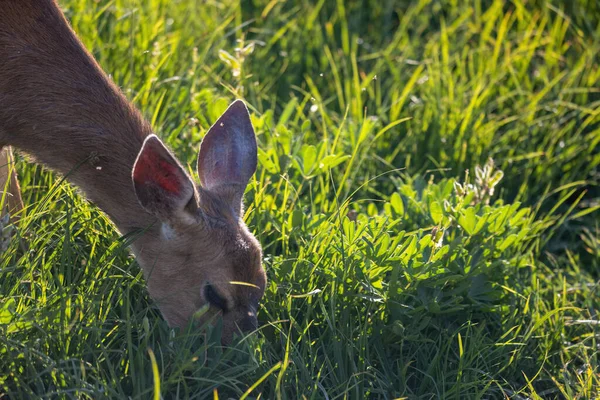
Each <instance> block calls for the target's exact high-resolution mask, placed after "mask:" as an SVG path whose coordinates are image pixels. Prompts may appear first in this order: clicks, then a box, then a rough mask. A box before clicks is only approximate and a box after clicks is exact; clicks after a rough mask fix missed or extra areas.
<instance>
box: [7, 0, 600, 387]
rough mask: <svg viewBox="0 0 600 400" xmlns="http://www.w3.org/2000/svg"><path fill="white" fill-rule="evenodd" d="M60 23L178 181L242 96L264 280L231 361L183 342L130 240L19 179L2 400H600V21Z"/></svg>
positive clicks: (395, 17) (138, 5) (549, 12)
mask: <svg viewBox="0 0 600 400" xmlns="http://www.w3.org/2000/svg"><path fill="white" fill-rule="evenodd" d="M61 5H62V7H63V8H64V10H65V13H66V14H67V16H68V18H69V19H70V20H71V22H72V24H73V26H74V29H75V30H76V31H77V32H78V33H79V35H80V36H81V38H82V40H83V41H84V43H85V44H86V46H87V47H88V48H89V49H90V50H91V51H92V52H93V53H94V55H95V56H96V57H97V59H98V61H99V62H100V64H101V65H102V66H103V68H104V69H105V70H106V71H107V72H109V73H110V74H111V75H112V77H113V79H114V80H115V81H116V82H117V83H118V84H119V85H120V86H121V87H122V88H123V90H124V91H125V92H126V93H127V95H128V97H129V98H131V99H132V100H133V101H134V102H135V103H136V104H137V105H138V106H139V107H140V108H141V109H142V110H143V112H144V114H145V115H146V116H147V117H148V118H149V120H150V121H151V122H152V125H153V126H154V128H155V130H156V132H157V133H158V134H159V135H160V136H161V137H162V138H164V139H165V140H166V141H167V142H168V143H169V144H170V146H171V147H172V148H173V149H174V150H175V152H176V153H177V154H178V156H179V157H180V159H181V160H183V161H184V162H187V163H188V165H190V166H191V165H193V164H194V159H195V156H196V152H197V150H198V145H199V142H200V141H201V138H202V136H203V134H204V133H205V132H206V130H207V128H208V127H209V126H210V123H211V122H212V121H214V120H215V119H216V117H217V116H218V115H219V114H220V113H221V112H222V111H223V110H224V109H225V107H226V105H227V104H228V103H229V102H230V101H231V100H233V99H235V98H244V99H246V101H247V102H248V104H249V106H250V107H251V109H252V114H253V122H254V125H255V128H256V131H257V134H258V139H259V147H260V153H259V168H258V172H257V174H256V177H255V180H254V181H253V182H252V183H251V185H250V187H249V189H248V192H247V194H246V204H247V213H246V219H247V222H248V224H249V226H250V228H251V229H252V230H253V231H254V232H255V234H256V235H257V237H258V238H259V240H260V241H261V243H262V244H263V247H264V253H265V259H264V262H265V265H266V268H267V271H268V276H269V285H268V288H267V293H266V295H265V298H264V300H263V303H262V305H261V309H260V312H259V320H260V324H261V327H260V329H259V331H258V332H257V333H256V334H254V335H250V336H248V337H246V338H244V339H243V340H241V341H239V342H238V343H237V344H236V345H235V346H233V347H232V348H227V349H225V348H222V347H221V346H220V345H219V342H218V340H217V337H218V333H219V332H218V331H219V327H218V326H217V327H214V328H207V330H206V331H202V332H198V331H196V332H191V331H188V332H183V333H182V334H178V335H176V334H175V333H174V332H173V331H171V330H170V329H169V328H168V327H167V325H166V323H165V322H164V321H163V320H162V318H161V317H160V315H159V312H158V310H157V308H156V306H155V304H154V303H153V302H152V301H151V300H150V299H149V297H148V294H147V292H146V289H145V286H144V281H143V278H142V275H141V272H140V270H139V267H138V266H137V264H136V263H135V261H134V260H133V258H132V257H131V256H130V255H129V253H128V251H127V243H128V241H129V238H127V237H120V236H119V234H118V233H117V232H116V231H115V230H114V228H113V227H112V225H111V224H110V222H109V221H108V220H107V219H106V217H105V216H104V215H103V214H102V213H101V212H99V210H98V209H97V208H95V207H94V206H93V205H91V204H89V203H87V202H86V201H85V200H84V199H82V198H81V197H80V196H79V195H78V194H77V192H76V191H75V189H73V188H72V187H70V186H69V185H68V184H66V183H65V182H64V181H63V180H61V179H60V177H57V176H55V175H53V174H52V173H50V172H48V171H46V170H43V169H42V168H41V167H39V166H35V165H32V164H27V163H25V162H20V163H19V165H18V168H19V173H20V177H21V179H22V186H23V188H24V193H23V195H24V198H25V202H26V204H27V205H28V208H27V210H26V212H25V213H24V215H23V219H22V223H21V225H20V226H19V227H18V228H17V229H16V234H15V236H14V238H13V240H12V241H11V242H10V244H9V248H8V250H7V251H6V252H5V253H3V255H2V259H1V263H0V296H1V297H0V397H2V398H4V397H5V398H10V399H21V398H37V397H43V398H90V399H99V398H127V397H129V398H141V399H145V398H151V397H152V398H155V399H158V398H160V397H161V396H162V398H165V399H168V398H214V399H217V398H223V399H225V398H247V399H251V398H263V399H271V398H276V399H295V398H306V399H321V398H325V399H342V398H344V399H345V398H357V399H358V398H410V399H413V398H414V399H418V398H423V399H429V398H448V399H465V398H485V399H489V398H515V399H525V398H531V399H540V398H543V399H545V398H548V399H550V398H567V399H571V398H573V399H591V398H596V397H598V396H599V395H600V368H599V366H598V365H599V364H600V363H599V357H600V350H599V349H600V325H599V322H598V321H599V315H598V310H599V308H600V281H599V279H600V274H599V272H598V271H599V269H598V268H599V267H600V218H599V217H598V216H599V211H598V210H599V208H600V190H599V186H598V184H599V183H600V151H599V149H600V147H599V146H600V89H599V87H600V82H599V81H600V67H599V65H600V63H599V61H600V60H599V57H598V54H599V53H600V8H599V6H598V3H597V2H596V1H594V0H589V1H586V0H575V1H572V2H570V3H568V4H563V3H562V2H552V1H542V0H538V1H524V0H513V1H511V2H504V1H491V0H490V1H483V0H478V1H474V2H458V1H450V0H449V1H437V0H429V1H428V0H421V1H391V0H383V1H374V0H345V1H344V0H337V1H334V0H306V1H303V2H293V1H277V0H273V1H267V0H253V1H241V2H238V1H233V0H225V1H222V2H221V1H219V2H216V1H207V2H196V1H172V0H171V1H168V0H147V1H133V0H113V1H104V0H103V1H92V0H63V1H61ZM490 158H491V159H493V160H494V163H493V164H492V163H490V162H489V161H488V159H490ZM19 238H22V239H23V241H24V242H26V243H27V245H28V249H26V248H24V247H23V246H22V245H21V244H20V241H19V240H18V239H19ZM2 393H4V396H3V395H2Z"/></svg>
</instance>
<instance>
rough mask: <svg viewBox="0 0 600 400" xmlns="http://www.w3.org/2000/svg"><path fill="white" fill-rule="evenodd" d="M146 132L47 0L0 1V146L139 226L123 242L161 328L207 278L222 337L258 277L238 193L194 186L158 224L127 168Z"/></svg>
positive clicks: (255, 293)
mask: <svg viewBox="0 0 600 400" xmlns="http://www.w3.org/2000/svg"><path fill="white" fill-rule="evenodd" d="M151 133H152V131H151V128H150V126H149V124H148V123H147V122H146V121H145V120H144V119H143V118H142V117H141V115H140V113H139V112H138V111H137V110H136V109H135V108H134V107H133V106H132V105H131V104H130V103H129V102H128V101H127V100H126V98H125V97H124V96H123V94H122V93H121V92H120V91H119V90H118V88H117V87H116V86H115V85H114V84H113V83H112V82H111V81H110V79H109V78H108V77H107V76H106V75H105V74H104V72H103V71H102V70H101V69H100V67H99V66H98V64H97V63H96V62H95V60H94V59H93V57H92V56H91V55H90V54H89V53H88V52H87V50H85V48H84V47H83V45H82V44H81V42H80V41H79V40H78V39H77V37H76V36H75V34H74V32H73V31H72V30H71V28H70V27H69V25H68V23H67V21H66V19H65V18H64V16H63V14H62V12H61V11H60V10H59V8H58V6H57V4H56V3H55V1H54V0H0V146H3V145H12V146H14V147H16V148H18V149H20V150H22V151H24V152H26V153H28V154H30V155H32V156H33V157H35V159H36V160H37V161H39V162H41V163H43V164H45V165H47V166H49V167H50V168H52V169H54V170H55V171H57V172H59V173H61V174H66V175H67V177H68V179H69V180H70V181H71V182H72V183H74V184H75V185H77V186H79V187H80V188H81V189H83V191H84V192H85V194H86V196H87V197H88V198H89V199H91V200H92V201H94V202H95V203H96V204H97V205H98V206H99V207H100V208H101V209H102V210H103V211H105V212H106V213H107V214H108V215H109V216H110V218H111V219H112V221H113V222H114V223H115V225H116V226H117V227H118V229H119V230H120V231H121V233H123V234H127V233H130V232H133V231H134V230H136V229H138V228H142V229H144V232H145V233H144V234H143V235H141V236H140V237H139V239H137V240H136V241H135V243H134V244H133V245H132V249H133V252H134V254H135V255H136V257H137V259H138V261H139V264H140V265H141V267H142V269H143V270H144V273H145V275H146V278H147V281H148V288H149V291H150V294H151V295H152V296H153V298H154V299H155V300H156V301H157V302H158V304H159V307H160V309H161V311H162V313H163V315H164V317H165V319H166V320H167V321H168V322H169V324H170V325H172V326H183V325H185V324H186V323H187V322H188V321H189V319H190V318H191V316H192V314H194V312H195V311H197V310H198V309H199V308H200V307H201V306H203V305H204V304H205V303H206V300H205V299H204V296H203V287H204V285H205V284H206V283H207V282H210V283H211V284H212V285H213V286H214V287H215V288H217V289H218V291H219V293H221V294H222V295H223V296H224V297H226V299H227V301H228V303H229V304H230V306H231V307H230V311H228V312H226V313H224V315H223V321H224V336H223V340H224V341H225V342H227V341H228V340H230V339H231V336H232V335H233V333H234V332H235V331H236V329H237V327H236V326H240V327H242V328H251V327H254V326H255V325H256V316H255V312H256V307H257V303H258V300H259V299H260V298H261V297H262V294H263V292H264V288H265V284H266V278H265V274H264V270H263V269H262V266H261V261H260V259H261V251H260V246H259V244H258V242H257V241H256V239H255V238H254V237H253V236H252V234H251V233H250V232H249V231H248V229H247V228H246V226H245V225H244V223H243V221H242V219H241V218H240V216H239V215H237V214H236V213H235V212H233V211H232V210H236V208H237V209H238V210H239V206H236V205H233V206H232V205H230V203H231V198H232V197H234V198H235V197H238V199H236V201H239V196H235V195H234V196H231V195H230V194H229V193H230V192H231V190H230V189H229V188H227V186H225V187H224V188H223V189H219V190H210V191H208V190H204V189H203V188H201V187H197V188H196V189H195V190H196V194H195V199H196V200H195V201H194V203H196V204H193V205H192V206H191V207H192V210H191V211H193V213H192V215H194V219H193V221H194V222H189V221H188V222H184V221H175V222H173V221H170V222H169V224H168V226H166V225H165V221H157V218H156V217H155V216H154V215H151V214H150V213H148V212H147V211H146V210H145V209H144V208H143V207H142V206H140V204H139V202H138V198H137V197H136V193H135V192H134V189H133V185H132V180H131V173H132V168H133V165H134V163H135V161H136V157H137V156H138V153H139V151H140V148H141V147H142V144H143V142H144V139H145V138H146V137H147V136H148V135H150V134H151ZM252 172H253V171H251V173H252ZM251 173H250V174H251ZM242 191H243V188H242ZM236 193H237V192H236ZM188 208H189V207H188ZM165 226H166V229H167V231H168V232H167V233H169V234H168V235H167V236H165V232H164V229H165ZM232 281H240V282H248V283H250V284H251V285H255V286H256V287H252V286H244V285H237V284H231V283H230V282H232ZM212 312H213V313H216V312H218V311H217V310H212Z"/></svg>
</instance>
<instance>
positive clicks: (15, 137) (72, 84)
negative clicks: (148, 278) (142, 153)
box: [0, 0, 154, 234]
mask: <svg viewBox="0 0 600 400" xmlns="http://www.w3.org/2000/svg"><path fill="white" fill-rule="evenodd" d="M2 8H3V9H2V11H1V12H0V14H1V15H0V145H2V144H10V145H13V146H15V147H16V148H18V149H21V150H22V151H24V152H26V153H28V154H30V155H32V156H33V157H34V158H35V159H36V160H37V161H39V162H41V163H43V164H45V165H47V166H48V167H50V168H51V169H53V170H55V171H57V172H59V173H61V174H63V175H65V176H66V178H67V180H69V181H71V182H72V183H74V184H75V185H77V186H78V187H80V188H81V189H82V190H83V191H84V192H85V194H86V196H87V197H88V198H89V199H90V200H91V201H93V202H94V203H96V204H97V205H98V206H99V207H100V208H101V209H102V210H103V211H104V212H106V213H107V214H108V215H109V217H110V218H111V219H112V220H113V222H114V223H115V224H116V225H117V227H118V228H119V230H120V231H121V232H122V233H124V234H126V233H129V232H130V231H132V230H133V229H135V228H144V227H147V226H149V225H151V224H152V222H154V218H153V217H152V216H151V215H150V214H148V213H147V212H145V211H144V210H143V209H142V207H141V206H140V205H139V203H138V201H137V198H136V196H135V192H134V189H133V184H132V181H131V171H132V167H133V164H134V162H135V160H136V157H137V154H138V152H139V150H140V149H141V147H142V143H143V141H144V138H145V137H146V136H148V135H149V134H150V133H151V128H150V126H149V124H148V123H147V122H146V121H144V119H143V118H142V116H141V115H140V113H139V112H138V111H137V110H136V109H135V108H134V107H133V106H132V105H131V104H130V103H129V102H128V101H127V100H126V98H125V97H124V96H123V94H122V93H121V92H120V90H119V89H118V88H117V87H116V86H115V85H114V84H113V83H112V81H111V80H110V79H109V78H108V77H107V76H106V75H105V74H104V72H103V71H102V70H101V69H100V67H99V66H98V64H97V63H96V61H95V60H94V59H93V57H92V56H91V55H90V54H89V53H88V52H87V51H86V50H85V48H84V46H83V45H82V44H81V43H80V41H79V40H78V39H77V37H76V36H75V34H74V33H73V31H72V30H71V29H70V27H69V26H68V24H67V22H66V20H65V18H64V16H63V15H62V13H61V12H60V10H59V9H58V8H57V7H56V4H55V3H54V2H53V1H31V0H23V1H21V0H19V1H11V0H8V1H7V2H6V3H3V5H2ZM23 8H26V10H24V9H23Z"/></svg>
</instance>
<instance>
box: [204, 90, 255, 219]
mask: <svg viewBox="0 0 600 400" xmlns="http://www.w3.org/2000/svg"><path fill="white" fill-rule="evenodd" d="M256 152H257V148H256V135H255V134H254V129H253V128H252V123H251V122H250V114H248V109H247V108H246V105H245V104H244V102H243V101H241V100H236V101H235V102H233V103H232V104H231V105H230V106H229V108H228V109H227V110H226V111H225V112H224V113H223V115H221V117H220V118H219V119H218V120H217V122H215V124H214V125H213V126H212V127H211V128H210V129H209V130H208V133H207V134H206V136H205V137H204V140H203V141H202V145H201V147H200V154H198V176H199V177H200V181H201V182H202V187H203V188H204V189H206V190H209V191H212V192H216V193H218V194H221V195H222V196H223V197H224V198H225V200H226V201H228V202H229V203H230V204H229V206H230V207H231V208H232V209H233V210H234V212H235V213H236V214H238V216H239V214H240V210H241V199H242V196H243V194H244V190H245V189H246V186H247V185H248V181H249V180H250V178H251V177H252V175H253V174H254V172H255V171H256V164H257V155H256Z"/></svg>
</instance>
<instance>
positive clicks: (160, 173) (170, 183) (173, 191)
mask: <svg viewBox="0 0 600 400" xmlns="http://www.w3.org/2000/svg"><path fill="white" fill-rule="evenodd" d="M132 178H133V187H134V189H135V194H136V196H137V198H138V201H139V202H140V204H141V205H142V207H143V208H144V209H145V210H146V211H148V212H149V213H151V214H154V215H156V216H157V217H159V218H160V219H162V220H170V219H172V218H174V217H177V216H178V214H181V213H184V212H185V207H186V205H187V204H188V203H189V202H190V200H192V198H193V197H194V183H193V182H192V180H191V179H190V177H189V176H188V175H187V174H186V173H185V171H184V169H183V168H182V167H181V165H180V164H179V162H177V159H175V157H174V156H173V155H172V154H171V152H170V151H169V150H168V149H167V148H166V147H165V145H164V144H163V143H162V142H161V140H160V139H159V138H158V137H157V136H156V135H150V136H148V137H147V138H146V140H145V141H144V144H143V146H142V149H141V150H140V153H139V154H138V157H137V160H135V164H134V165H133V173H132ZM179 216H181V215H179Z"/></svg>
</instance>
